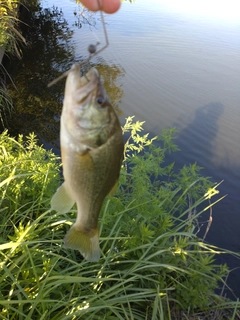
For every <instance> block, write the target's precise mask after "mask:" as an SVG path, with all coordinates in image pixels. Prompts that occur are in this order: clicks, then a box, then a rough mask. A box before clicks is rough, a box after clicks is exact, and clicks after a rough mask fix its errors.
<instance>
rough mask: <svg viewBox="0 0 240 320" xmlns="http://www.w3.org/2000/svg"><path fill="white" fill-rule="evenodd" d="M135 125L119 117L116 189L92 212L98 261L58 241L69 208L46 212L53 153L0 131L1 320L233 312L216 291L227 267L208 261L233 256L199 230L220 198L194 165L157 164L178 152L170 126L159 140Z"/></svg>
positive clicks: (55, 165)
mask: <svg viewBox="0 0 240 320" xmlns="http://www.w3.org/2000/svg"><path fill="white" fill-rule="evenodd" d="M142 131H143V123H142V122H139V121H136V122H135V121H134V117H129V118H127V119H126V124H125V126H124V127H123V132H124V134H125V135H127V136H128V139H127V143H126V145H125V158H124V162H123V166H122V169H121V175H120V181H119V188H118V190H117V192H116V194H115V195H114V196H111V197H110V196H109V197H107V198H106V199H105V202H104V205H103V208H102V210H101V215H100V219H99V220H100V221H99V234H100V242H101V244H100V245H101V251H102V252H101V259H100V261H99V262H98V263H89V262H87V261H86V260H85V259H83V258H82V257H81V255H80V254H79V252H78V251H74V250H69V249H65V248H64V247H63V241H62V239H63V238H64V234H65V233H66V231H67V230H68V229H69V228H70V226H71V224H72V223H74V221H75V216H76V207H73V209H72V210H70V212H69V213H68V214H65V215H61V214H58V213H55V212H52V211H51V210H50V209H49V208H50V199H51V197H52V195H53V193H54V192H55V190H56V188H57V187H58V186H59V185H60V181H61V174H60V167H61V164H60V159H59V157H57V156H56V155H55V154H53V153H52V151H47V150H45V149H44V148H43V147H41V146H39V145H38V141H37V139H36V136H35V135H34V134H33V133H32V134H29V136H28V137H26V138H25V139H24V137H23V136H21V135H19V137H18V138H17V139H14V138H12V137H10V136H9V135H8V133H7V131H4V132H3V133H2V134H1V135H0V146H1V148H0V164H1V165H0V192H1V197H0V199H1V223H0V228H1V230H0V235H1V244H0V255H1V263H0V265H1V271H0V314H1V316H2V317H3V319H20V318H28V319H79V318H81V319H99V318H100V317H103V318H104V319H113V318H114V319H174V320H175V319H240V313H239V308H240V303H239V301H238V300H237V301H232V300H229V299H227V298H225V297H224V296H223V295H221V294H216V289H222V288H225V287H227V288H228V286H227V283H226V279H227V276H228V272H229V270H228V268H227V266H226V265H225V264H224V265H222V264H216V263H215V261H214V260H215V257H216V255H220V254H233V255H234V256H237V257H238V258H240V255H239V254H237V253H234V252H229V251H227V250H224V249H220V248H217V247H215V246H212V245H209V244H207V243H205V242H204V241H203V240H202V239H201V238H199V237H198V232H199V223H198V219H199V218H200V216H201V214H202V213H203V212H206V211H207V212H210V210H212V207H213V208H214V204H215V203H216V202H218V201H220V200H221V199H222V198H223V197H221V196H219V194H218V190H217V185H213V184H212V183H211V182H210V181H209V179H208V178H206V177H202V176H201V175H200V173H199V171H200V170H201V168H199V167H198V166H197V165H196V164H193V165H190V166H188V167H187V166H184V167H183V168H182V169H180V171H179V172H175V170H174V164H173V163H172V164H169V165H165V164H164V162H165V158H166V156H167V154H168V152H174V151H175V150H176V149H177V147H176V146H175V145H174V143H173V139H174V136H175V133H176V131H175V129H168V130H163V131H162V134H161V135H160V136H159V137H158V138H157V139H158V146H156V145H154V144H153V141H154V140H155V139H156V138H154V139H149V138H148V135H147V134H142ZM139 172H141V174H139ZM204 227H205V228H208V226H207V225H205V226H204ZM209 232H211V230H210V231H209Z"/></svg>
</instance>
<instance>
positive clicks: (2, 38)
mask: <svg viewBox="0 0 240 320" xmlns="http://www.w3.org/2000/svg"><path fill="white" fill-rule="evenodd" d="M19 5H20V2H19V1H17V0H3V1H1V7H0V48H3V47H6V51H7V52H9V53H12V54H13V53H14V54H16V55H17V56H18V57H21V49H20V47H19V45H18V43H19V42H23V43H25V44H26V42H25V39H24V37H23V36H22V34H21V32H20V31H19V29H18V23H19V20H18V6H19Z"/></svg>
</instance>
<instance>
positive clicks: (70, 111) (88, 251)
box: [51, 65, 124, 261]
mask: <svg viewBox="0 0 240 320" xmlns="http://www.w3.org/2000/svg"><path fill="white" fill-rule="evenodd" d="M60 141H61V156H62V163H63V176H64V183H63V184H62V185H61V187H60V188H59V189H58V190H57V191H56V193H55V194H54V196H53V198H52V200H51V208H52V209H53V210H56V211H58V212H60V213H66V212H68V211H69V210H70V209H71V208H72V206H73V204H74V203H75V202H76V203H77V219H76V222H75V223H74V224H73V226H72V227H71V229H70V230H69V231H68V233H67V234H66V236H65V239H64V242H65V246H66V247H68V248H71V249H77V250H79V251H80V253H81V254H82V255H83V256H84V257H85V258H86V259H87V260H88V261H98V260H99V258H100V248H99V235H98V216H99V213H100V210H101V207H102V203H103V200H104V198H105V197H106V196H107V194H108V193H109V192H110V191H111V190H112V189H113V188H114V186H115V185H116V184H117V182H118V178H119V172H120V168H121V162H122V156H123V148H124V143H123V136H122V129H121V126H120V123H119V120H118V117H117V115H116V113H115V111H114V109H113V107H112V106H111V103H110V101H109V98H108V96H107V94H106V92H105V90H104V88H103V85H102V83H101V81H100V76H99V73H98V71H97V70H96V69H95V68H92V69H90V71H89V72H88V73H87V74H86V75H85V76H83V77H80V65H73V66H72V69H71V71H70V73H69V74H68V77H67V80H66V86H65V94H64V103H63V110H62V115H61V129H60Z"/></svg>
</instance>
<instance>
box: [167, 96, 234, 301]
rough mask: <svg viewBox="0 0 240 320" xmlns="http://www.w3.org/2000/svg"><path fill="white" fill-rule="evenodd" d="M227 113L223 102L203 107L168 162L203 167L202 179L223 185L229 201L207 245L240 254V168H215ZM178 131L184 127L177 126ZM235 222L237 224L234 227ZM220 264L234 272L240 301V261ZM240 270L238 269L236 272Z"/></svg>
mask: <svg viewBox="0 0 240 320" xmlns="http://www.w3.org/2000/svg"><path fill="white" fill-rule="evenodd" d="M223 111H224V106H223V105H222V104H221V103H219V102H213V103H209V104H207V105H205V106H202V107H199V108H198V109H197V111H196V114H195V116H194V119H193V121H192V122H191V123H190V124H189V125H188V126H187V127H186V128H184V129H182V130H180V131H179V134H178V135H177V138H176V140H175V143H176V144H177V146H178V147H179V148H180V151H179V152H177V153H174V154H170V155H169V157H168V161H170V162H172V161H174V162H175V168H176V169H177V170H178V169H180V168H182V167H183V166H184V165H190V164H193V163H195V162H197V164H198V165H199V166H200V167H202V168H203V169H202V171H201V173H202V175H204V176H210V177H211V180H212V181H213V182H217V183H218V182H220V181H222V180H224V181H223V183H222V184H221V185H220V186H219V188H218V190H219V191H220V197H221V196H223V195H227V197H226V198H225V199H223V200H222V201H220V202H219V203H217V204H216V205H214V207H213V222H212V225H211V228H210V231H209V232H208V234H207V237H206V242H208V243H210V244H213V245H216V246H219V247H221V248H224V249H227V250H232V251H235V252H239V250H240V233H239V227H240V226H239V223H237V221H239V214H240V210H239V208H240V198H239V190H240V168H233V167H230V168H229V164H228V163H226V164H224V163H223V164H221V166H215V165H214V163H213V161H212V158H213V154H214V143H215V138H216V136H217V134H218V129H219V127H218V120H219V118H220V117H221V115H222V113H223ZM174 126H175V127H176V128H179V127H180V124H178V123H175V125H174ZM208 218H209V212H207V213H205V214H203V215H202V216H201V217H200V218H199V223H200V225H201V223H204V225H203V228H202V230H201V232H200V233H199V236H200V237H201V236H203V234H204V232H205V227H206V221H207V220H208ZM234 221H235V222H236V223H234ZM216 261H217V262H219V263H227V265H228V267H229V269H230V270H233V271H232V272H231V273H230V275H229V277H228V280H227V283H228V285H229V286H230V288H232V290H233V291H234V294H235V295H236V296H237V297H240V287H239V283H240V269H239V267H240V261H239V259H237V258H234V257H233V256H231V255H221V256H216ZM236 268H237V269H236ZM224 293H226V294H227V296H229V297H230V298H233V299H234V298H236V297H235V296H234V295H233V294H232V293H231V292H230V291H229V290H228V289H225V291H224Z"/></svg>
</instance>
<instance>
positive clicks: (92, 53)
mask: <svg viewBox="0 0 240 320" xmlns="http://www.w3.org/2000/svg"><path fill="white" fill-rule="evenodd" d="M100 1H101V0H97V2H98V7H99V10H100V16H101V21H102V26H103V32H104V36H105V42H106V43H105V45H104V46H103V47H102V48H101V49H99V50H98V51H97V46H98V45H99V44H100V42H97V43H96V44H95V45H94V44H90V45H89V46H88V52H89V57H88V58H87V59H85V60H83V61H82V62H78V63H75V67H78V66H81V65H84V64H86V63H88V62H89V61H90V60H91V59H92V58H93V57H95V56H96V55H98V54H99V53H100V52H102V51H103V50H104V49H106V48H107V47H108V45H109V41H108V34H107V29H106V25H105V20H104V16H103V12H102V10H101V3H100ZM73 69H74V68H71V69H69V70H67V71H65V72H64V73H63V74H61V75H60V76H59V77H57V78H56V79H54V80H53V81H51V82H50V83H49V84H48V85H47V86H48V88H49V87H51V86H53V85H54V84H55V83H57V82H58V81H60V80H62V79H63V78H65V77H67V75H68V74H69V73H70V72H71V71H72V70H73Z"/></svg>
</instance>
